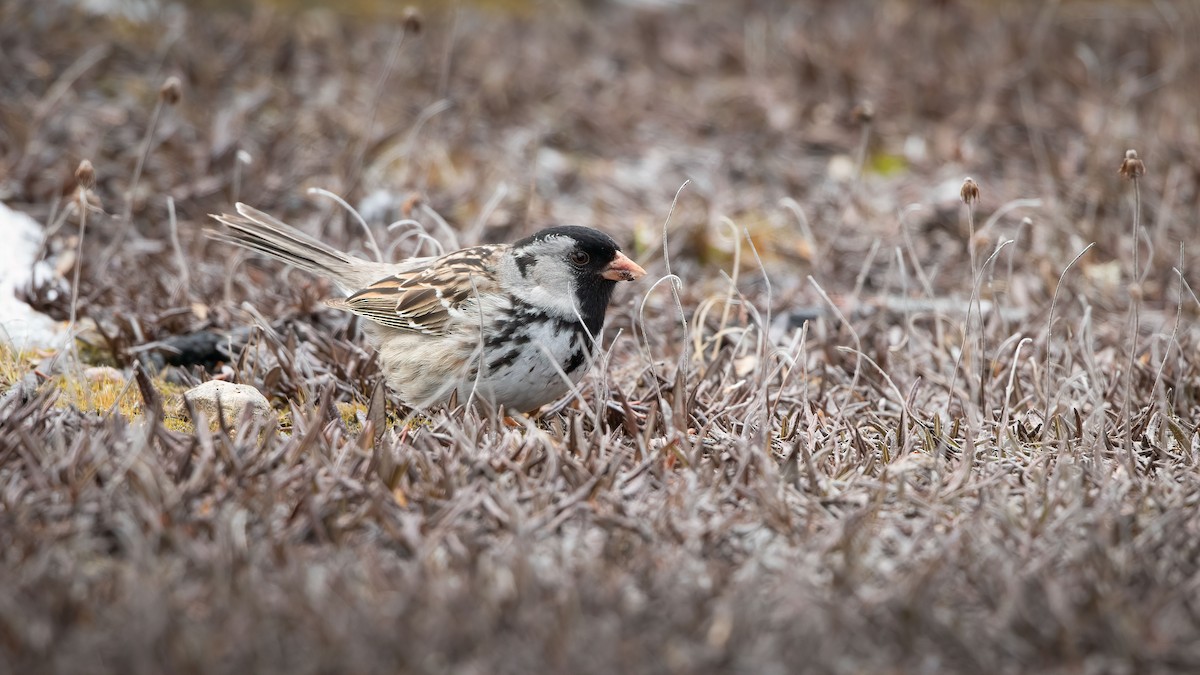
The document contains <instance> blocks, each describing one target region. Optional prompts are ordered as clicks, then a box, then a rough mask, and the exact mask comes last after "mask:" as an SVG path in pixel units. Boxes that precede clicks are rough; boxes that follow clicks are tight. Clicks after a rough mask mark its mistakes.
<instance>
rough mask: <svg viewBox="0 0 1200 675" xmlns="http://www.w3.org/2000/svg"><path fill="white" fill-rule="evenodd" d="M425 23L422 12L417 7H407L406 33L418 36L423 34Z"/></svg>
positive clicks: (405, 17) (405, 18) (405, 10)
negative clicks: (422, 28)
mask: <svg viewBox="0 0 1200 675" xmlns="http://www.w3.org/2000/svg"><path fill="white" fill-rule="evenodd" d="M423 24H424V21H423V20H422V19H421V12H420V10H418V9H417V8H416V7H406V8H405V9H404V32H406V33H412V34H413V35H416V34H418V33H420V32H421V27H422V25H423Z"/></svg>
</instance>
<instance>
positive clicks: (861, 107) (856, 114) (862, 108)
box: [850, 101, 875, 124]
mask: <svg viewBox="0 0 1200 675" xmlns="http://www.w3.org/2000/svg"><path fill="white" fill-rule="evenodd" d="M850 119H852V120H854V122H855V123H856V124H870V123H871V120H873V119H875V106H874V105H873V104H872V103H871V102H870V101H859V103H858V105H856V106H854V108H853V109H852V110H851V111H850Z"/></svg>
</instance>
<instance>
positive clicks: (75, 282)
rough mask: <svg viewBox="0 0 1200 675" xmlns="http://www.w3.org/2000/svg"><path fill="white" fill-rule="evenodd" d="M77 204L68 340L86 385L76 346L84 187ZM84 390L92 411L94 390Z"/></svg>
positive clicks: (85, 202) (85, 210) (73, 362)
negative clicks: (77, 244)
mask: <svg viewBox="0 0 1200 675" xmlns="http://www.w3.org/2000/svg"><path fill="white" fill-rule="evenodd" d="M75 204H76V207H77V208H78V209H79V247H78V248H77V249H76V250H75V269H74V271H73V272H72V274H71V311H70V317H69V319H68V320H67V340H68V341H69V343H70V349H71V367H72V368H74V369H75V376H76V377H77V378H78V380H79V382H81V383H84V382H86V379H85V378H84V375H83V368H82V366H81V365H80V362H79V347H78V345H76V344H75V319H76V317H77V316H78V311H79V309H78V308H79V273H80V270H81V269H82V268H83V239H84V235H85V234H86V233H87V217H88V199H87V192H86V190H84V188H82V187H80V188H79V189H78V190H77V191H76V197H75ZM82 389H83V396H84V402H85V403H86V404H87V407H88V408H89V409H91V408H92V407H93V406H92V388H91V387H88V386H86V385H85V386H83V387H82ZM118 400H119V399H118Z"/></svg>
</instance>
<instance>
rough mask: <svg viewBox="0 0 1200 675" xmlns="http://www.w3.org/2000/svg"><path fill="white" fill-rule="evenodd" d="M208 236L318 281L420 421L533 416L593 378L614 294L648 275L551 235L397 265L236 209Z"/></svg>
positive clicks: (578, 234)
mask: <svg viewBox="0 0 1200 675" xmlns="http://www.w3.org/2000/svg"><path fill="white" fill-rule="evenodd" d="M235 208H236V210H237V215H232V214H220V215H218V214H211V217H212V218H215V219H216V220H217V221H218V222H220V223H221V224H222V225H223V226H224V228H223V229H212V230H209V231H208V235H209V236H210V237H213V238H215V239H218V240H221V241H224V242H227V243H230V244H234V245H237V246H241V247H243V248H246V249H250V250H251V251H255V252H258V253H260V254H263V255H266V256H268V257H271V258H275V259H278V260H281V261H283V262H284V263H287V264H289V265H291V266H293V267H296V268H298V269H301V270H304V271H306V272H309V273H312V274H315V275H317V276H320V277H324V278H326V279H328V280H330V281H331V282H333V284H334V285H335V286H336V287H337V288H338V289H339V291H340V292H341V293H342V294H343V297H338V298H332V299H329V300H327V301H326V304H328V305H329V306H331V307H334V308H337V309H340V310H344V311H348V312H351V313H353V314H356V315H358V316H361V317H362V318H364V319H366V321H365V322H364V323H363V326H364V331H363V332H364V333H365V334H366V336H367V338H368V341H369V342H370V343H372V345H373V346H374V347H375V349H377V350H378V352H379V363H380V366H381V369H382V370H383V373H384V380H385V382H386V383H387V385H388V388H389V389H391V390H392V391H393V392H394V393H395V394H396V395H397V397H398V398H399V400H400V402H401V403H403V404H405V405H407V406H409V407H411V408H413V409H417V410H425V409H429V408H433V407H437V406H443V407H444V406H448V405H451V404H454V403H463V402H467V401H471V402H473V405H476V406H480V407H483V408H485V409H488V408H490V409H494V410H497V411H499V410H501V409H502V410H504V411H505V412H506V414H513V413H531V412H535V411H536V410H537V409H538V408H540V407H541V406H543V405H545V404H547V403H551V402H553V401H556V400H558V399H559V398H561V397H562V396H563V395H565V394H566V393H567V392H569V391H571V390H572V388H573V387H574V385H575V384H576V383H578V382H579V381H580V380H581V379H582V378H583V376H584V375H585V374H587V372H588V370H589V369H590V367H591V363H592V356H593V354H594V352H595V350H596V345H597V343H598V341H599V338H600V331H601V329H602V328H603V327H604V319H605V314H606V312H607V310H608V306H609V303H610V300H611V299H612V295H613V291H614V290H615V289H616V285H617V283H619V282H626V281H637V280H638V279H640V278H642V277H643V276H644V275H645V274H646V271H645V270H644V269H642V268H641V267H640V266H639V265H638V264H637V263H635V262H634V261H633V260H631V259H630V258H629V257H628V256H627V255H625V254H624V253H623V252H622V251H621V249H620V247H619V246H618V245H617V243H616V242H615V241H614V240H613V239H612V238H611V237H610V236H608V235H607V234H605V233H603V232H601V231H599V230H596V229H593V228H589V227H581V226H573V225H558V226H553V227H548V228H545V229H542V230H540V231H538V232H536V233H534V234H533V235H531V236H528V237H525V238H523V239H520V240H518V241H515V242H513V243H511V244H485V245H481V246H473V247H470V248H464V249H461V250H458V251H453V252H451V253H446V254H444V255H440V256H428V257H417V258H409V259H407V260H402V261H400V262H397V263H384V262H373V261H370V260H365V259H363V258H359V257H356V256H353V255H350V254H348V253H345V252H343V251H339V250H337V249H335V248H333V247H332V246H329V245H328V244H325V243H323V242H321V241H319V240H318V239H316V238H314V237H312V236H310V235H308V234H305V233H304V232H301V231H300V230H298V229H296V228H294V227H292V226H290V225H288V224H286V223H284V222H282V221H280V220H279V219H277V218H275V217H274V216H271V215H269V214H267V213H264V212H262V211H260V210H258V209H256V208H254V207H252V206H248V205H246V204H243V203H241V202H238V203H237V204H236V205H235Z"/></svg>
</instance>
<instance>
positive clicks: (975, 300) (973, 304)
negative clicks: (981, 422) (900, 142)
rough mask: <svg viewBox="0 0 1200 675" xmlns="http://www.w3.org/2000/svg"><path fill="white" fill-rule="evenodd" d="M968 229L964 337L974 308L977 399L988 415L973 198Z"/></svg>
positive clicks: (968, 209)
mask: <svg viewBox="0 0 1200 675" xmlns="http://www.w3.org/2000/svg"><path fill="white" fill-rule="evenodd" d="M967 231H968V235H969V237H970V239H968V240H967V253H968V255H969V257H970V259H971V299H970V301H969V302H968V303H967V323H966V328H967V330H966V334H965V335H964V338H967V337H970V331H971V326H972V324H971V312H972V310H974V312H975V318H976V320H977V323H976V324H975V328H976V330H978V331H979V334H978V335H977V336H976V340H975V342H976V343H977V344H978V345H979V349H978V351H979V354H978V357H979V382H978V387H979V390H978V392H977V396H978V398H977V400H978V404H979V414H980V415H984V416H985V417H986V416H987V386H986V382H985V379H986V373H985V370H986V368H987V345H986V344H985V342H984V341H985V340H986V337H985V336H984V334H983V307H982V306H981V305H980V303H979V283H980V277H981V276H982V275H981V274H980V269H979V265H978V261H977V260H976V255H975V203H974V201H973V200H968V201H967ZM966 344H967V340H966V339H964V340H963V347H964V349H965V347H966ZM960 356H961V353H960ZM973 361H974V359H968V360H967V366H966V367H967V371H968V373H970V371H971V364H972V362H973ZM967 380H968V381H970V375H969V374H968V375H967Z"/></svg>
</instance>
